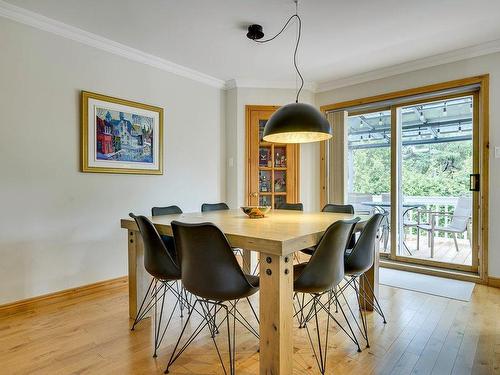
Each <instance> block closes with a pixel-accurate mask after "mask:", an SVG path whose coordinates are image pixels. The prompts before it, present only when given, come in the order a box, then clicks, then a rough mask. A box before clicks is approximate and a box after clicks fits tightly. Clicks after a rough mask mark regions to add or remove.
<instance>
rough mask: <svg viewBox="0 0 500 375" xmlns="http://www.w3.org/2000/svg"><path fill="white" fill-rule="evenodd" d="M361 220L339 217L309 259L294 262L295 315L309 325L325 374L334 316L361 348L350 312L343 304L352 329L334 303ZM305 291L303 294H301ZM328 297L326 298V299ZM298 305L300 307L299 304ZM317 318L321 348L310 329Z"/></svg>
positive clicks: (338, 324) (316, 326) (318, 340)
mask: <svg viewBox="0 0 500 375" xmlns="http://www.w3.org/2000/svg"><path fill="white" fill-rule="evenodd" d="M358 221H359V218H356V219H353V220H339V221H336V222H334V223H333V224H331V225H330V226H329V227H328V229H327V230H326V231H325V233H324V234H323V236H322V238H321V240H320V241H319V243H318V246H317V247H316V251H315V252H314V253H313V255H312V256H311V258H310V260H309V261H308V262H306V263H300V264H296V265H295V266H294V283H293V289H294V292H295V299H294V300H295V301H296V302H297V303H294V309H295V317H297V319H298V321H299V327H300V328H306V330H307V335H308V337H309V342H310V343H311V347H312V349H313V352H314V355H315V357H316V362H317V364H318V367H319V370H320V372H321V373H322V374H324V373H325V371H326V359H327V355H328V336H329V334H328V332H329V329H328V328H329V326H330V320H331V319H332V320H333V321H334V322H335V323H336V324H337V326H338V327H340V328H341V329H342V330H343V331H344V332H345V333H346V334H347V336H348V337H349V338H350V339H351V340H352V341H353V342H354V344H356V346H357V347H358V351H361V348H360V347H359V343H358V340H357V338H356V335H355V334H354V332H353V330H352V327H351V325H350V323H349V320H348V319H347V316H346V314H345V312H344V310H343V308H342V306H340V305H339V307H340V310H341V312H342V314H343V316H344V318H345V321H346V323H347V326H348V329H349V331H348V330H347V329H345V328H344V327H343V326H342V325H341V324H340V323H339V321H338V320H337V319H336V318H335V316H334V315H333V314H332V313H331V311H330V307H331V304H332V303H333V302H335V299H336V294H333V292H332V291H333V289H334V288H336V287H337V286H338V285H339V284H340V283H341V282H342V281H343V280H344V252H345V248H346V245H347V241H349V239H350V237H351V234H352V232H353V230H354V226H355V225H356V223H357V222H358ZM299 294H301V297H302V298H301V297H300V296H299ZM306 295H308V296H309V298H310V299H309V300H308V301H307V302H305V296H306ZM322 298H323V300H324V299H325V298H326V301H322ZM296 305H297V306H298V307H296ZM320 311H324V312H326V315H327V321H326V333H325V339H324V343H323V345H322V343H321V337H320V336H321V334H320V325H319V319H318V313H319V312H320ZM313 319H314V322H315V329H316V335H317V344H318V351H316V349H315V345H314V343H313V340H312V337H311V332H310V331H309V326H308V323H309V322H310V321H311V320H313Z"/></svg>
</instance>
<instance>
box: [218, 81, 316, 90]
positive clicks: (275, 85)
mask: <svg viewBox="0 0 500 375" xmlns="http://www.w3.org/2000/svg"><path fill="white" fill-rule="evenodd" d="M225 88H226V90H230V89H234V88H254V89H287V90H296V89H297V88H298V87H297V84H296V83H295V81H293V82H292V81H260V80H248V79H230V80H228V81H226V85H225ZM304 90H308V91H311V92H315V91H316V83H315V82H306V83H304Z"/></svg>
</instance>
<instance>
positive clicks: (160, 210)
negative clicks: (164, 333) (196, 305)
mask: <svg viewBox="0 0 500 375" xmlns="http://www.w3.org/2000/svg"><path fill="white" fill-rule="evenodd" d="M182 213H183V212H182V210H181V208H180V207H179V206H176V205H172V206H163V207H152V208H151V216H153V217H157V216H166V215H179V214H182ZM160 237H161V239H162V240H163V243H164V244H165V246H166V247H167V250H168V252H169V253H170V256H171V257H172V259H174V260H175V262H176V263H177V264H179V259H177V251H175V244H174V237H172V236H169V235H167V234H160ZM180 289H181V290H180V294H179V306H180V308H181V315H180V317H181V318H183V317H184V305H186V301H188V304H189V301H191V296H188V294H187V293H186V291H185V290H184V287H183V286H182V283H181V286H180ZM183 301H184V303H183Z"/></svg>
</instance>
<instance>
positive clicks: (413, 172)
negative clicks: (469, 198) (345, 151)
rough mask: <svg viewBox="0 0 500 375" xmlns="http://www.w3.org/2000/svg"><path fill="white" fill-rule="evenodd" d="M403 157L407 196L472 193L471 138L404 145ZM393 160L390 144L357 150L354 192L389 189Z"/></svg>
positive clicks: (369, 192)
mask: <svg viewBox="0 0 500 375" xmlns="http://www.w3.org/2000/svg"><path fill="white" fill-rule="evenodd" d="M402 157H403V162H402V187H403V194H404V195H408V196H415V195H422V196H432V195H437V196H455V197H458V196H462V195H466V194H468V190H469V189H468V188H469V174H470V173H472V145H471V142H470V141H461V142H450V143H435V144H427V145H419V146H403V148H402ZM390 162H391V161H390V148H389V147H381V148H372V149H358V150H354V151H353V163H354V165H353V167H354V181H353V188H354V189H353V190H354V192H357V193H364V194H381V193H385V192H389V191H390Z"/></svg>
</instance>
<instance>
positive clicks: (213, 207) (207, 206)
mask: <svg viewBox="0 0 500 375" xmlns="http://www.w3.org/2000/svg"><path fill="white" fill-rule="evenodd" d="M223 210H229V206H228V205H227V204H225V203H224V202H220V203H203V204H202V205H201V212H208V211H223Z"/></svg>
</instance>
